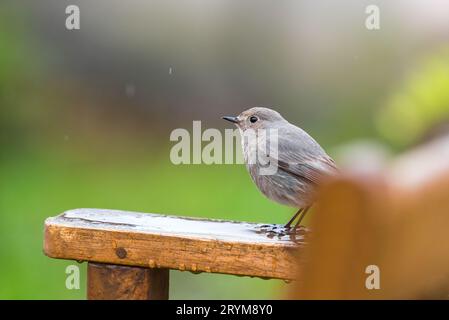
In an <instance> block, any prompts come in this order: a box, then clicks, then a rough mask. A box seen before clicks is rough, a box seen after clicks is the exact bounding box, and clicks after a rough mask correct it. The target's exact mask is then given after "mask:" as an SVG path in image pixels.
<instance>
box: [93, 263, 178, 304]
mask: <svg viewBox="0 0 449 320" xmlns="http://www.w3.org/2000/svg"><path fill="white" fill-rule="evenodd" d="M168 288H169V270H168V269H149V268H140V267H126V266H118V265H108V264H99V263H89V265H88V268H87V298H88V299H89V300H167V299H168Z"/></svg>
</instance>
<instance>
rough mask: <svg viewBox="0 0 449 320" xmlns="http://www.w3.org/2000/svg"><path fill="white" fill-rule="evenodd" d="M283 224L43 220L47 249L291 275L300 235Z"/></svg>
mask: <svg viewBox="0 0 449 320" xmlns="http://www.w3.org/2000/svg"><path fill="white" fill-rule="evenodd" d="M278 227H279V226H271V225H270V226H267V225H261V224H254V223H244V222H233V221H222V220H203V219H193V218H182V217H175V216H165V215H159V214H145V213H137V212H127V211H117V210H105V209H76V210H71V211H67V212H65V213H63V214H61V215H59V216H57V217H52V218H48V219H47V220H46V221H45V240H44V252H45V254H46V255H47V256H49V257H52V258H59V259H72V260H78V261H89V262H97V263H105V264H114V265H126V266H134V267H145V268H149V269H175V270H181V271H190V272H194V273H199V272H212V273H224V274H233V275H242V276H254V277H263V278H278V279H293V278H295V276H296V275H297V266H298V264H299V263H300V261H301V260H300V258H298V256H299V255H300V253H301V251H302V250H301V249H302V248H303V246H304V235H303V234H302V233H300V234H298V235H296V236H294V237H293V236H292V235H288V234H284V233H282V232H276V230H277V228H278Z"/></svg>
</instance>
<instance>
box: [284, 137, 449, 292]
mask: <svg viewBox="0 0 449 320" xmlns="http://www.w3.org/2000/svg"><path fill="white" fill-rule="evenodd" d="M311 229H312V230H313V232H312V235H311V238H310V245H309V246H308V248H306V252H305V253H304V255H305V257H303V259H305V261H307V263H305V264H304V265H303V267H302V268H301V275H302V279H303V281H302V282H301V283H297V284H296V285H295V286H294V288H293V290H292V291H291V292H290V297H291V298H297V299H379V298H382V299H417V298H446V299H448V298H449V232H448V230H449V137H446V138H442V139H440V140H438V141H434V142H432V143H430V144H428V145H426V146H423V147H420V148H419V149H417V150H414V151H411V152H409V153H407V154H405V155H403V156H401V157H399V158H398V159H397V160H396V161H395V162H394V163H393V164H392V165H391V166H390V167H389V168H387V169H385V170H383V171H381V172H377V173H376V174H373V173H371V174H369V175H360V174H359V175H351V174H350V173H345V174H344V175H342V176H341V177H338V178H337V179H336V180H334V181H332V182H330V183H329V184H328V185H327V186H325V187H323V188H322V190H321V193H320V199H319V202H318V205H317V207H316V210H315V212H314V214H313V215H312V224H311ZM368 266H375V268H378V270H379V274H378V275H379V279H380V288H379V289H377V288H374V289H373V288H370V286H367V285H366V284H367V280H369V279H368V278H369V276H370V274H369V273H367V272H366V271H367V267H368ZM368 282H369V281H368Z"/></svg>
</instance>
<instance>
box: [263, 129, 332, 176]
mask: <svg viewBox="0 0 449 320" xmlns="http://www.w3.org/2000/svg"><path fill="white" fill-rule="evenodd" d="M295 128H296V127H295ZM297 129H299V128H297ZM299 130H300V131H293V133H292V131H291V130H289V134H285V133H283V132H281V133H280V134H279V136H278V143H277V146H276V145H274V147H277V152H273V153H272V150H270V154H269V158H270V160H271V161H275V162H277V165H278V168H279V170H283V171H285V172H287V173H289V174H291V175H293V176H296V177H298V178H300V179H306V180H308V181H310V182H311V183H314V184H318V183H319V181H321V180H322V179H323V178H325V177H328V176H330V175H332V174H335V173H336V172H338V169H337V166H336V164H335V162H334V160H333V159H332V158H331V157H329V156H328V155H327V154H326V152H325V151H324V150H323V149H322V148H321V147H320V145H319V144H318V143H317V142H316V141H315V140H314V139H313V138H312V137H310V136H309V135H308V134H307V133H306V132H304V131H302V130H301V129H299ZM270 149H271V146H270Z"/></svg>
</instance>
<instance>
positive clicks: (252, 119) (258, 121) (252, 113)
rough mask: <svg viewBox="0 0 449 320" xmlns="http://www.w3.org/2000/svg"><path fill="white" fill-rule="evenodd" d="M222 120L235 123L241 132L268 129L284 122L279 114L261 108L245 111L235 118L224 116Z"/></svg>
mask: <svg viewBox="0 0 449 320" xmlns="http://www.w3.org/2000/svg"><path fill="white" fill-rule="evenodd" d="M222 118H223V119H224V120H227V121H230V122H232V123H235V125H236V126H237V127H238V128H239V129H240V130H242V131H245V130H247V129H253V130H258V129H270V128H272V127H274V126H275V125H276V124H277V123H278V122H279V121H286V120H285V119H284V118H282V116H281V115H280V114H279V112H277V111H274V110H271V109H268V108H263V107H256V108H251V109H248V110H245V111H243V112H242V113H240V114H239V115H238V116H237V117H232V116H225V117H222Z"/></svg>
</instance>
